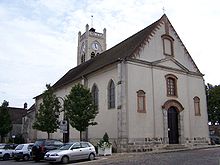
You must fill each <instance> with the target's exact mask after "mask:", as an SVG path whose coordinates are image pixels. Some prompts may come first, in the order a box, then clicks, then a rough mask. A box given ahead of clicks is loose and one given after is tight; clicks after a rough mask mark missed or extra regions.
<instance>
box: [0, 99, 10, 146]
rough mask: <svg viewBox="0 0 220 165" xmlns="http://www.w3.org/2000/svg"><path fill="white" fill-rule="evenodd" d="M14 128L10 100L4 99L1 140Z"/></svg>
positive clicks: (0, 127) (1, 112) (0, 130)
mask: <svg viewBox="0 0 220 165" xmlns="http://www.w3.org/2000/svg"><path fill="white" fill-rule="evenodd" d="M11 130H12V122H11V119H10V115H9V108H8V102H7V101H5V100H4V102H3V103H2V105H1V106H0V135H1V142H3V138H4V137H5V135H7V134H8V133H9V132H10V131H11Z"/></svg>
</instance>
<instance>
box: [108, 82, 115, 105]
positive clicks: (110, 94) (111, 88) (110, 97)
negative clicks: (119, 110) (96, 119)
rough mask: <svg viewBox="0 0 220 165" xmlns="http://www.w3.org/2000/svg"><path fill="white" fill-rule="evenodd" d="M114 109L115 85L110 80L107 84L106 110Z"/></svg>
mask: <svg viewBox="0 0 220 165" xmlns="http://www.w3.org/2000/svg"><path fill="white" fill-rule="evenodd" d="M111 108H115V84H114V82H113V80H110V82H109V84H108V109H111Z"/></svg>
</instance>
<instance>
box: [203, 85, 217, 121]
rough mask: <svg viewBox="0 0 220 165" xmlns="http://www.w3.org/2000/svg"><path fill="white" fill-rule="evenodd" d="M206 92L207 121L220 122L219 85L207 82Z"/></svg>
mask: <svg viewBox="0 0 220 165" xmlns="http://www.w3.org/2000/svg"><path fill="white" fill-rule="evenodd" d="M206 92H207V104H208V118H209V122H211V124H212V125H214V124H216V123H218V124H220V85H215V86H213V85H211V84H207V86H206Z"/></svg>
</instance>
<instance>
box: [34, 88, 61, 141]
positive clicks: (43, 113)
mask: <svg viewBox="0 0 220 165" xmlns="http://www.w3.org/2000/svg"><path fill="white" fill-rule="evenodd" d="M46 87H47V90H46V91H44V93H43V94H42V98H43V103H41V104H40V108H39V110H38V112H37V114H36V121H35V122H34V124H33V128H34V129H37V130H40V131H43V132H47V134H48V138H49V133H54V132H56V131H57V129H58V128H59V113H60V112H59V109H60V107H61V106H60V102H59V100H58V98H57V97H56V95H55V94H54V93H53V89H52V87H51V86H50V85H49V84H47V85H46Z"/></svg>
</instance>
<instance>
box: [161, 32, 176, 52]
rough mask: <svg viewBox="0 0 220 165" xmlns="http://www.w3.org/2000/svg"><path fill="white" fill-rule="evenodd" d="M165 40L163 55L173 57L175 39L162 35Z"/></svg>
mask: <svg viewBox="0 0 220 165" xmlns="http://www.w3.org/2000/svg"><path fill="white" fill-rule="evenodd" d="M161 37H162V40H163V53H164V55H170V56H173V55H174V53H173V41H174V39H173V38H172V37H171V36H169V35H162V36H161Z"/></svg>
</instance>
